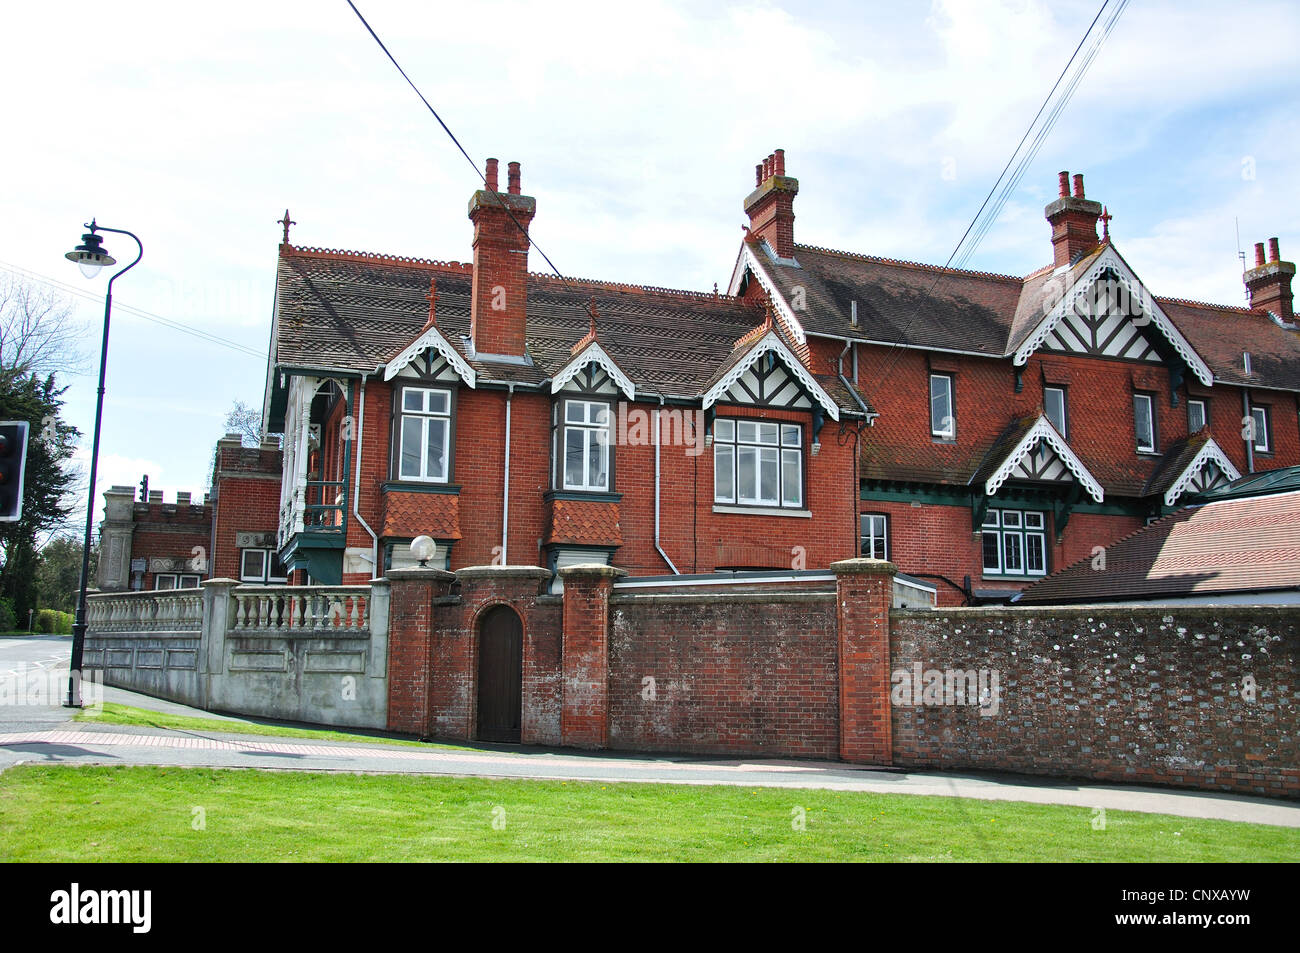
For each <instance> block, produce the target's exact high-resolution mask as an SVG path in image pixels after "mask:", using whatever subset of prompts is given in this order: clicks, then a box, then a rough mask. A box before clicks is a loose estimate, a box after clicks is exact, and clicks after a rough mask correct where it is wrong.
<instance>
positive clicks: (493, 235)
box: [469, 159, 537, 357]
mask: <svg viewBox="0 0 1300 953" xmlns="http://www.w3.org/2000/svg"><path fill="white" fill-rule="evenodd" d="M497 165H498V163H497V160H496V159H488V160H487V169H486V172H485V174H484V178H486V179H487V188H486V189H480V190H478V191H477V192H475V193H474V194H473V195H472V196H471V197H470V200H469V220H470V221H471V222H473V223H474V284H473V290H472V292H471V306H470V337H471V339H472V341H473V343H474V350H475V352H476V353H477V354H478V355H479V356H480V357H487V356H490V355H494V354H499V355H503V356H510V357H523V356H524V352H525V322H526V320H527V314H528V225H529V223H531V222H532V220H533V216H534V215H535V214H536V213H537V200H536V199H534V198H532V197H531V196H528V195H521V194H520V193H519V163H518V162H511V163H510V164H509V166H508V167H507V181H508V188H509V191H508V192H500V191H498V190H497V189H498V184H497V181H498V180H497V174H498V173H497ZM512 216H513V219H512ZM516 223H517V224H516Z"/></svg>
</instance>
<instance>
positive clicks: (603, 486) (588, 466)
mask: <svg viewBox="0 0 1300 953" xmlns="http://www.w3.org/2000/svg"><path fill="white" fill-rule="evenodd" d="M563 415H564V416H563V424H562V425H561V428H560V446H561V448H562V451H563V455H562V458H561V461H560V480H561V483H560V487H561V489H565V490H589V491H598V492H608V491H609V489H610V482H609V423H610V415H609V404H607V403H605V402H604V401H599V400H566V401H564V407H563Z"/></svg>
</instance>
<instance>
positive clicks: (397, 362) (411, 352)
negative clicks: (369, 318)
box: [384, 324, 474, 387]
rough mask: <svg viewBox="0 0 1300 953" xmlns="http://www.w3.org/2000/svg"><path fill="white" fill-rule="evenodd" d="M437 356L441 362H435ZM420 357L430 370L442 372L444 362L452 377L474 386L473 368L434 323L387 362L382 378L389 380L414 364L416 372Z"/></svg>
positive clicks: (418, 368) (418, 367)
mask: <svg viewBox="0 0 1300 953" xmlns="http://www.w3.org/2000/svg"><path fill="white" fill-rule="evenodd" d="M430 352H432V353H430ZM437 358H441V360H442V364H437V363H436V360H437ZM421 359H423V361H424V366H425V367H426V368H428V369H430V372H432V369H433V368H434V367H438V368H439V370H438V373H443V372H444V371H443V369H442V365H444V364H445V365H446V366H447V367H448V368H450V370H451V371H452V373H453V376H454V377H459V378H460V379H461V380H463V381H464V382H465V383H466V384H468V385H469V386H470V387H473V386H474V369H473V368H472V367H470V366H469V364H467V363H466V362H465V359H464V358H463V357H461V356H460V353H459V352H458V351H457V350H456V348H454V347H453V346H452V344H451V342H450V341H448V340H447V338H446V337H445V336H444V335H443V333H442V332H441V331H440V330H438V326H437V325H435V324H431V325H429V326H428V327H426V328H425V329H424V331H423V332H422V333H421V334H420V336H419V337H417V338H416V339H415V340H414V341H412V342H411V343H410V344H408V345H407V346H406V347H404V348H403V349H402V351H401V353H399V354H398V355H397V356H396V357H394V358H393V359H392V360H391V361H389V362H388V364H387V366H386V367H385V368H384V380H386V381H391V380H392V379H393V378H394V377H396V376H397V375H398V374H399V373H401V372H402V371H403V370H405V369H406V368H408V367H410V366H412V365H415V368H416V371H417V372H418V371H419V370H420V365H419V363H418V362H419V361H420V360H421Z"/></svg>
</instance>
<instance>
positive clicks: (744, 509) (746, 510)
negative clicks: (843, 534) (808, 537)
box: [713, 503, 812, 519]
mask: <svg viewBox="0 0 1300 953" xmlns="http://www.w3.org/2000/svg"><path fill="white" fill-rule="evenodd" d="M713 512H715V513H737V514H740V515H743V516H795V517H801V518H803V519H812V512H811V511H810V510H796V509H784V508H782V507H779V506H738V505H735V504H728V503H714V504H713Z"/></svg>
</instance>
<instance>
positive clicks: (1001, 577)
mask: <svg viewBox="0 0 1300 953" xmlns="http://www.w3.org/2000/svg"><path fill="white" fill-rule="evenodd" d="M980 578H981V579H987V580H989V581H990V582H1037V581H1038V580H1040V579H1046V578H1047V573H1038V574H1036V575H1033V576H1029V575H1023V576H1008V575H1005V574H1002V573H992V572H986V573H983V574H982V575H981V576H980Z"/></svg>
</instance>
